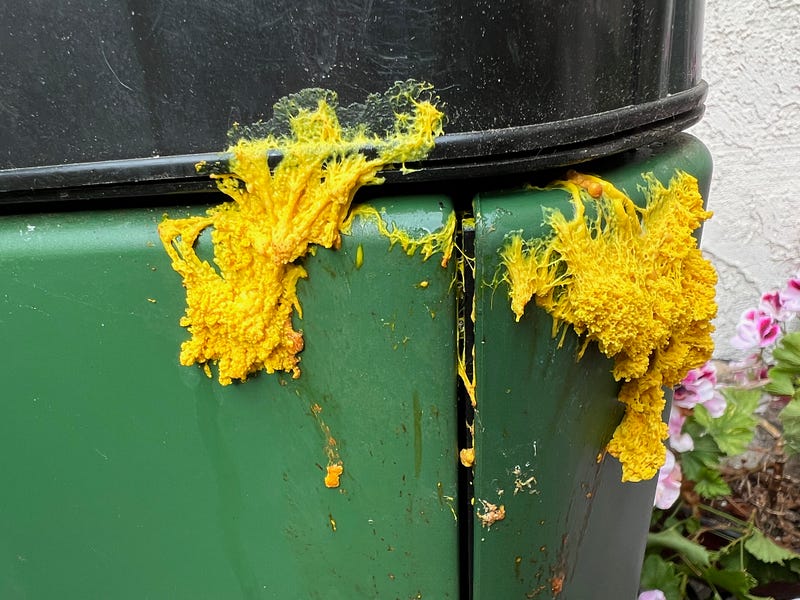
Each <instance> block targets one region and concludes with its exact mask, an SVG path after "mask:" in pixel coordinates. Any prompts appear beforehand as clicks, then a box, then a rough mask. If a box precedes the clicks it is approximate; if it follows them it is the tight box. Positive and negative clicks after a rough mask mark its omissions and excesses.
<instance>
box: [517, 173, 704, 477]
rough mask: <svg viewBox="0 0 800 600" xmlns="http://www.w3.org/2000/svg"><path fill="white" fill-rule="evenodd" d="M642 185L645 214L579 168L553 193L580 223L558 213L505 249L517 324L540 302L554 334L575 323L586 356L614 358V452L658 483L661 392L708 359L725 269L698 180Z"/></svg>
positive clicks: (633, 473)
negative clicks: (562, 194) (717, 267)
mask: <svg viewBox="0 0 800 600" xmlns="http://www.w3.org/2000/svg"><path fill="white" fill-rule="evenodd" d="M644 179H645V182H646V184H647V189H646V195H647V204H646V206H645V208H643V209H640V208H638V207H637V206H636V205H635V204H634V203H633V201H632V200H631V199H630V198H628V197H627V196H626V195H625V194H623V193H622V192H620V191H619V190H617V189H616V188H614V186H612V185H611V184H610V183H608V182H606V181H603V180H601V179H599V178H596V177H592V176H589V175H581V174H577V173H570V176H569V180H568V181H564V182H558V183H556V184H554V185H553V186H552V187H555V188H563V189H565V190H567V191H568V192H569V193H570V194H571V196H572V204H573V206H574V209H575V214H574V216H573V217H572V218H571V219H567V218H566V217H565V216H564V215H563V214H561V213H560V212H553V213H552V214H550V215H549V216H548V219H547V223H548V225H549V226H550V227H551V228H552V235H551V236H550V237H548V238H546V239H539V240H532V241H524V240H522V239H521V238H520V237H519V236H518V235H517V236H513V237H512V238H511V239H510V240H509V242H508V244H507V246H506V247H505V248H504V251H503V253H502V260H503V264H504V265H505V268H506V273H505V278H506V281H507V282H508V284H509V289H510V291H509V294H510V298H511V308H512V310H513V311H514V313H515V315H516V317H517V320H519V319H520V317H521V316H522V314H523V312H524V310H525V306H526V305H527V303H528V302H529V301H530V300H531V298H535V300H536V303H537V305H539V306H541V307H542V308H544V309H545V310H546V311H547V312H548V313H550V315H552V317H553V333H554V335H556V334H557V333H558V331H559V330H560V329H562V328H563V327H565V326H571V327H572V328H573V329H574V330H575V332H576V333H577V334H578V335H580V336H583V337H584V346H583V349H585V348H586V344H588V343H590V342H595V343H597V345H598V347H599V349H600V351H601V352H602V353H603V354H605V355H606V356H608V357H612V358H613V359H614V368H613V375H614V377H615V379H617V380H619V381H622V382H623V383H622V387H621V390H620V393H619V400H620V401H621V402H622V403H624V404H625V408H626V411H625V416H624V418H623V420H622V422H621V423H620V425H619V426H618V427H617V430H616V432H615V433H614V436H613V438H612V440H611V441H610V443H609V445H608V451H609V453H610V454H611V455H613V456H615V457H617V458H618V459H619V460H620V462H621V463H622V479H623V481H640V480H643V479H650V478H651V477H653V476H654V475H655V474H656V472H657V471H658V469H659V467H661V465H662V464H663V463H664V457H665V447H664V445H663V440H664V439H666V437H667V426H666V424H664V423H663V422H662V417H661V415H662V411H663V409H664V405H665V400H664V392H663V386H673V385H675V384H677V383H678V382H679V381H680V380H681V379H682V378H683V377H684V376H685V374H686V372H687V371H688V370H689V369H691V368H694V367H698V366H700V365H701V364H703V363H704V362H705V361H706V360H708V359H709V358H710V356H711V352H712V350H713V342H712V340H711V332H712V331H713V327H712V325H711V324H710V320H711V319H712V318H713V317H714V316H715V315H716V308H717V307H716V303H715V301H714V285H715V284H716V273H715V271H714V268H713V267H712V266H711V264H710V263H709V262H708V261H706V260H705V259H704V258H703V257H702V255H701V253H700V251H699V249H698V248H697V243H696V240H695V238H694V237H693V235H692V232H693V231H694V230H695V229H697V228H698V227H699V226H700V224H701V223H702V222H703V221H704V220H705V219H707V218H709V217H710V216H711V213H709V212H707V211H705V210H704V208H703V201H702V198H701V196H700V192H699V190H698V187H697V181H696V179H695V178H694V177H692V176H691V175H689V174H687V173H682V172H679V173H677V174H676V175H675V177H673V179H672V180H671V181H670V184H669V186H668V187H664V186H663V185H662V184H661V183H660V182H659V181H658V180H657V179H656V178H655V177H654V176H653V175H645V176H644ZM587 207H591V210H590V211H588V213H589V214H591V215H594V216H589V214H587ZM561 333H562V335H563V333H564V331H563V330H562V331H561ZM582 352H583V350H581V354H582Z"/></svg>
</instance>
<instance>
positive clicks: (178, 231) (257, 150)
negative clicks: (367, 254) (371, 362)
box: [159, 82, 442, 385]
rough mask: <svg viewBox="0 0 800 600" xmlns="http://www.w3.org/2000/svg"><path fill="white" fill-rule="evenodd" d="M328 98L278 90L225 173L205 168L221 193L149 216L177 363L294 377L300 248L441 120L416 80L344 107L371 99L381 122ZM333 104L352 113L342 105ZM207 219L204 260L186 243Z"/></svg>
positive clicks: (417, 152)
mask: <svg viewBox="0 0 800 600" xmlns="http://www.w3.org/2000/svg"><path fill="white" fill-rule="evenodd" d="M337 108H338V105H337V99H336V95H335V94H334V93H333V92H328V91H324V90H311V91H308V93H306V94H304V95H303V94H301V95H296V96H290V97H288V98H285V99H283V100H282V101H280V102H279V103H277V104H276V105H275V115H276V116H275V118H274V119H273V121H274V123H273V122H270V123H268V124H266V125H270V124H272V125H273V127H272V129H269V128H268V130H267V133H266V134H264V135H263V137H256V138H252V137H247V138H244V137H243V138H242V139H239V140H238V141H237V142H236V143H235V144H234V145H233V146H231V147H230V148H229V152H230V153H231V154H232V155H233V159H232V160H231V162H230V167H231V173H229V174H223V175H217V176H216V178H217V185H218V187H219V189H220V190H222V191H223V192H225V193H226V194H227V195H228V196H230V197H231V198H232V201H230V202H227V203H224V204H222V205H220V206H217V207H214V208H211V209H209V210H208V212H207V214H206V215H205V216H197V217H190V218H186V219H167V220H165V221H164V222H162V223H161V225H160V226H159V234H160V236H161V240H162V242H163V243H164V247H165V248H166V250H167V252H168V253H169V256H170V258H171V259H172V266H173V268H174V269H175V270H176V271H177V272H178V273H180V275H181V276H182V278H183V284H184V286H185V288H186V313H185V315H184V317H183V318H182V319H181V325H183V326H184V327H187V328H188V330H189V332H190V333H191V339H189V340H187V341H185V342H184V343H183V345H182V346H181V354H180V361H181V364H183V365H191V364H195V363H198V364H201V365H204V366H206V367H207V366H208V364H209V363H216V364H217V366H218V369H219V375H218V377H219V382H220V383H221V384H223V385H227V384H229V383H231V381H232V380H234V379H239V380H245V379H246V378H247V377H248V375H250V374H252V373H254V372H256V371H259V370H262V369H263V370H265V371H267V372H268V373H271V372H273V371H286V372H290V373H292V375H293V376H294V377H297V376H299V374H300V368H299V364H298V363H299V357H298V356H297V354H298V352H300V350H302V348H303V337H302V333H301V332H299V331H295V329H294V327H293V326H292V317H293V314H294V312H295V311H297V314H298V316H300V317H302V311H301V307H300V304H299V302H298V300H297V294H296V285H297V281H298V280H299V279H301V278H304V277H306V271H305V269H304V268H303V267H302V265H301V264H300V261H301V259H302V258H303V257H304V256H306V254H307V253H308V252H310V251H313V250H314V248H315V247H316V246H323V247H325V248H337V247H338V246H339V244H340V236H341V232H342V229H343V224H344V222H345V219H346V217H347V215H348V211H349V209H350V204H351V202H352V200H353V196H354V194H355V192H356V190H358V189H359V188H360V187H361V186H363V185H367V184H376V183H381V181H382V180H381V179H380V178H379V177H378V172H379V171H380V170H381V169H384V168H386V167H387V166H390V165H394V164H401V165H403V164H404V163H405V162H406V161H415V160H421V159H422V158H424V157H425V155H426V154H427V153H428V152H429V151H430V150H431V149H432V148H433V143H434V138H435V137H436V136H437V135H439V134H441V131H442V113H441V112H440V111H439V110H438V109H437V108H436V106H435V97H434V96H432V95H431V93H430V86H428V85H426V84H420V83H415V82H406V83H405V84H397V85H396V86H395V87H394V88H392V89H391V90H390V91H389V92H387V93H386V94H384V95H383V96H377V95H375V96H371V97H370V98H369V99H368V101H367V104H366V105H365V106H364V107H361V110H360V112H358V111H355V112H358V114H363V115H372V114H373V113H374V112H375V110H372V109H376V108H380V109H383V111H384V113H383V115H384V116H385V117H386V118H387V119H388V120H390V121H391V125H390V126H389V128H388V129H387V130H385V131H378V132H374V131H372V130H371V129H370V127H371V124H370V123H360V122H358V123H355V124H354V123H350V124H346V125H345V124H342V123H341V122H340V119H339V116H338V113H337ZM344 112H346V113H347V115H348V118H349V119H350V120H352V119H353V117H352V115H353V114H354V110H353V107H348V108H347V109H346V111H344ZM253 127H255V126H253ZM248 135H249V134H248ZM364 149H368V152H365V151H364ZM275 150H277V151H278V152H280V154H281V156H282V158H281V160H280V162H279V163H278V164H277V166H274V168H272V169H271V168H270V165H269V164H268V153H269V152H271V151H273V152H274V151H275ZM403 168H404V167H403ZM207 228H210V229H211V241H212V243H213V246H214V261H213V262H214V264H213V265H212V264H211V263H210V262H208V261H206V260H203V259H201V258H200V257H198V255H197V254H196V252H195V243H196V241H197V239H198V237H199V235H200V234H201V233H202V232H203V231H204V230H205V229H207ZM425 248H426V246H423V251H425Z"/></svg>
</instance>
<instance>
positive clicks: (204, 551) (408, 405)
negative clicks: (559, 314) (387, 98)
mask: <svg viewBox="0 0 800 600" xmlns="http://www.w3.org/2000/svg"><path fill="white" fill-rule="evenodd" d="M676 169H681V170H685V171H688V172H689V173H691V174H693V175H695V176H696V177H697V178H698V179H699V181H700V185H701V189H702V190H703V192H704V193H705V192H706V191H707V189H708V183H709V177H710V171H711V163H710V160H709V156H708V154H707V151H706V150H705V148H704V146H703V145H702V144H701V143H700V142H698V141H697V140H696V139H694V138H692V137H691V136H688V135H685V134H679V135H677V136H674V137H672V138H670V139H669V140H667V141H665V142H659V143H657V144H652V145H649V146H646V147H643V148H640V149H638V150H635V151H629V152H627V153H624V154H621V155H618V156H615V157H612V158H609V159H604V160H602V161H599V162H596V163H590V164H585V165H582V166H581V170H582V171H584V172H595V173H598V174H600V175H602V176H603V177H604V178H606V179H608V180H610V181H611V182H612V183H614V184H615V185H616V186H617V187H618V188H620V189H622V190H625V191H626V192H627V193H628V194H630V195H631V197H633V198H634V199H637V198H638V199H639V200H641V194H640V193H639V191H637V186H638V185H639V184H641V175H642V173H644V172H649V171H652V172H654V173H655V175H656V176H657V177H658V178H660V179H661V180H662V181H664V182H666V181H667V180H668V179H669V177H670V176H671V175H672V174H673V173H674V171H675V170H676ZM387 189H390V188H387ZM206 197H207V198H209V199H212V198H213V199H219V198H218V197H217V196H206ZM173 198H175V197H173ZM357 199H358V198H357ZM472 199H473V203H472V205H473V208H472V213H473V216H474V228H473V227H472V226H471V225H470V224H469V223H468V222H466V221H463V218H464V216H465V215H468V214H469V212H470V211H469V210H467V211H466V212H465V211H464V209H463V207H460V208H459V202H458V201H459V199H458V198H456V197H450V196H448V195H447V194H446V193H445V194H440V195H429V194H427V195H420V194H417V193H411V194H407V195H404V196H399V197H388V196H387V197H380V196H379V197H377V198H376V199H373V200H370V202H371V203H373V204H374V205H375V206H376V208H378V209H380V210H382V214H383V215H384V219H385V220H386V221H387V222H393V223H395V224H396V225H397V226H399V227H401V228H404V229H406V230H407V231H409V232H411V233H414V232H418V233H422V232H426V231H436V230H438V229H440V228H441V227H442V226H443V224H444V223H445V222H446V220H447V218H448V217H449V216H450V214H451V213H452V212H453V211H454V210H456V209H457V208H458V209H459V210H458V212H457V214H458V217H459V219H460V220H462V226H461V227H460V228H459V229H460V232H461V233H459V239H458V240H457V241H458V242H459V243H460V244H462V245H463V246H464V247H468V244H466V243H465V242H466V241H467V238H468V237H470V235H471V233H470V232H473V233H474V247H475V252H474V258H475V275H474V280H473V281H472V287H474V300H475V321H474V323H473V322H472V320H471V319H465V318H463V317H464V314H465V312H464V309H465V306H464V303H465V302H469V299H468V298H465V297H463V296H460V295H459V294H457V287H456V286H455V285H454V282H455V281H456V279H457V273H456V268H455V264H456V263H455V261H454V260H453V261H451V262H450V263H448V265H447V266H446V267H445V268H443V267H442V266H441V265H440V261H439V260H437V259H436V258H435V257H434V258H432V259H431V260H428V261H423V260H422V259H421V257H419V256H408V255H406V254H405V253H404V252H403V251H402V250H401V248H399V247H398V246H395V247H393V248H390V246H389V242H388V240H387V239H386V238H385V237H384V236H383V235H381V234H380V233H379V232H378V230H377V229H376V227H375V224H374V223H373V222H371V221H369V220H363V221H360V220H359V221H357V222H356V223H355V226H354V228H353V230H352V232H351V234H350V235H347V236H344V237H343V241H342V247H341V248H340V249H339V250H323V249H320V250H319V251H318V252H317V253H316V255H314V256H312V257H309V258H308V259H307V260H306V262H305V263H304V264H305V266H306V268H307V270H308V272H309V277H308V279H307V280H304V281H301V282H300V284H299V286H298V291H299V294H300V300H301V302H302V304H303V318H302V320H298V321H297V322H296V327H297V328H300V329H302V330H303V332H304V336H305V340H306V347H305V349H304V351H303V353H302V363H301V367H302V369H303V372H302V375H301V376H300V377H299V378H298V379H292V378H291V377H288V376H282V375H280V374H277V375H276V374H273V375H267V374H263V373H262V374H261V375H259V376H256V377H254V378H252V380H250V381H248V382H246V383H243V384H234V385H231V386H227V387H222V386H220V385H219V384H218V383H217V382H216V381H215V380H214V379H210V378H208V377H207V376H206V375H205V374H204V372H203V371H202V369H200V368H197V367H183V366H180V365H179V364H178V360H177V356H178V349H179V346H180V343H181V341H182V340H184V339H185V337H186V332H185V331H184V330H183V329H181V328H180V327H179V325H178V319H179V317H180V315H181V314H182V311H183V306H184V292H183V289H182V288H181V285H180V279H179V277H178V276H177V275H176V274H175V273H174V272H173V271H172V269H171V268H170V265H169V261H168V258H167V256H166V254H165V253H164V250H163V248H162V247H161V244H160V241H159V239H158V235H157V232H156V226H157V224H158V222H159V221H160V220H161V219H162V216H163V214H164V212H168V213H169V214H170V215H171V216H182V215H184V214H187V213H196V212H198V211H199V210H201V209H198V208H188V207H186V208H185V207H182V206H180V205H179V204H177V203H173V204H172V205H170V206H167V207H159V208H129V209H124V210H102V209H96V210H91V211H81V210H77V211H75V210H73V211H67V212H27V213H21V214H8V215H6V216H4V217H3V218H2V219H0V265H1V267H0V268H1V269H2V273H3V290H2V296H0V308H1V310H0V322H1V323H2V332H3V337H4V342H5V343H4V344H3V345H2V350H0V352H2V365H3V368H4V370H5V373H6V378H5V385H4V392H3V409H2V410H3V413H2V419H0V454H1V455H2V456H3V457H4V458H3V467H2V469H0V478H1V479H0V486H2V489H3V493H2V494H0V540H1V544H2V545H0V548H2V554H0V597H2V598H8V599H15V598H25V599H46V598H60V599H70V598H75V599H78V598H80V599H82V600H85V599H93V598H98V599H100V598H131V599H133V598H136V599H140V598H175V599H180V598H187V599H188V598H192V599H198V598H209V599H216V598H226V599H228V598H245V599H250V598H264V599H273V598H281V599H284V598H297V599H305V598H322V599H326V600H327V599H338V598H342V599H348V600H351V599H353V598H380V599H383V598H399V599H402V600H406V599H409V598H427V599H433V600H439V599H445V598H461V599H469V598H472V599H473V600H496V599H499V598H504V599H505V598H519V599H524V598H542V599H548V598H558V599H565V598H566V599H570V600H584V599H597V600H620V599H625V600H627V599H633V598H635V595H636V592H637V585H638V573H639V567H640V564H641V560H642V555H643V551H644V538H645V533H646V531H647V527H648V520H649V513H650V509H651V507H652V497H653V491H654V482H653V481H650V482H645V483H638V484H630V483H626V484H622V483H620V481H619V479H620V471H619V466H618V464H617V463H616V461H614V460H613V459H611V458H610V457H608V458H606V460H604V461H602V462H600V463H598V462H597V460H596V457H597V455H598V454H599V453H602V451H603V448H604V447H605V444H606V443H607V442H608V439H609V437H610V435H611V433H612V431H613V429H614V427H615V426H616V424H617V423H618V422H619V419H620V417H621V406H620V405H619V403H618V402H617V401H616V399H615V397H616V393H617V391H618V387H617V384H616V383H615V382H614V380H613V379H612V377H611V375H610V363H609V361H608V360H607V359H605V358H603V357H601V356H599V355H597V354H592V353H591V351H590V352H587V355H586V356H584V357H583V359H582V360H581V361H580V362H576V360H575V345H574V340H571V339H567V341H566V343H565V346H564V347H562V348H561V349H558V348H557V344H556V342H555V341H554V340H553V338H552V337H551V323H550V317H549V316H548V315H546V314H545V313H544V312H543V311H541V310H531V311H529V313H528V314H526V316H525V317H524V318H523V320H522V321H521V322H519V323H515V322H514V318H513V315H512V313H511V311H510V309H509V306H508V301H507V298H506V289H505V287H504V284H500V286H497V287H495V286H489V285H485V283H486V282H488V281H491V280H492V277H493V275H494V273H495V272H496V270H497V268H498V248H499V247H500V246H501V245H502V243H503V240H504V238H505V235H506V233H508V232H509V231H511V230H524V231H525V232H526V233H528V234H535V233H537V232H538V231H539V230H540V229H539V228H540V227H541V221H542V218H541V215H542V207H543V206H555V207H560V208H562V209H563V210H569V203H568V201H567V198H566V196H565V195H564V194H562V193H560V192H554V191H535V190H529V189H527V188H524V187H522V186H515V187H513V188H512V189H507V188H500V187H498V188H497V189H495V190H490V189H489V190H487V189H484V190H482V191H480V192H479V193H477V194H474V195H473V196H472ZM464 232H466V233H464ZM200 243H201V246H203V245H204V244H207V240H201V242H200ZM465 272H466V273H467V277H468V278H469V276H470V275H469V274H470V270H469V269H467V270H466V271H465ZM466 287H470V286H469V285H468V286H466ZM459 305H460V306H459ZM459 309H460V310H459ZM468 312H469V310H467V313H468ZM459 329H461V335H462V336H464V334H465V331H464V329H466V330H467V332H466V333H468V334H469V335H467V336H466V337H467V338H469V337H472V338H473V339H474V342H475V369H476V373H477V385H478V405H477V411H476V414H475V442H476V455H477V460H476V463H475V467H474V473H473V469H466V468H464V467H462V466H460V465H459V460H458V451H459V444H460V443H462V444H463V439H464V432H465V429H466V423H465V421H464V413H465V410H464V407H465V405H466V404H467V403H468V399H467V397H466V396H465V395H464V394H463V393H459V392H458V391H457V390H458V387H457V374H456V372H457V356H458V352H459V350H458V346H457V338H458V337H459ZM329 437H334V438H335V439H336V441H337V445H336V448H337V451H338V453H339V456H340V458H341V460H342V462H343V463H344V473H343V475H342V477H341V485H340V487H339V488H327V487H326V486H325V485H324V484H323V477H324V469H325V465H326V462H327V460H328V456H327V455H326V445H327V444H328V440H329ZM517 470H519V472H520V473H521V474H522V475H524V476H525V477H535V485H531V486H529V487H528V488H526V489H525V490H523V493H518V494H513V493H512V492H511V487H510V486H512V485H513V480H514V478H515V477H516V474H515V473H516V472H517ZM500 490H505V495H504V496H503V497H502V502H503V503H504V505H505V508H506V517H505V519H504V520H502V521H498V522H496V523H495V524H493V525H492V526H491V527H490V528H483V527H481V525H480V523H479V521H478V519H477V517H476V509H477V508H479V507H480V501H481V500H487V501H491V502H496V501H498V499H499V498H500V496H499V495H498V494H499V491H500Z"/></svg>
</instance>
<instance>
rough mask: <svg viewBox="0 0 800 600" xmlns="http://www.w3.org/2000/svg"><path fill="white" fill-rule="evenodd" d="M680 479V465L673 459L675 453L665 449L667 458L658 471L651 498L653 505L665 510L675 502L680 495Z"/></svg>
mask: <svg viewBox="0 0 800 600" xmlns="http://www.w3.org/2000/svg"><path fill="white" fill-rule="evenodd" d="M681 479H683V474H682V473H681V466H680V464H679V463H678V462H677V461H676V460H675V455H674V454H673V453H672V452H670V451H669V450H667V460H666V462H665V463H664V466H663V467H661V469H660V470H659V471H658V483H657V484H656V497H655V499H654V500H653V506H655V507H656V508H660V509H662V510H666V509H668V508H669V507H670V506H672V505H673V504H675V501H676V500H677V499H678V496H680V495H681Z"/></svg>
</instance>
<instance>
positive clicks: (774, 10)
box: [691, 0, 800, 358]
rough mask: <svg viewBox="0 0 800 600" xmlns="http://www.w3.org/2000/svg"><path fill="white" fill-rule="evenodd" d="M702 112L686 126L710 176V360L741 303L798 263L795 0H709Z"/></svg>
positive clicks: (799, 7)
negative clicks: (713, 308)
mask: <svg viewBox="0 0 800 600" xmlns="http://www.w3.org/2000/svg"><path fill="white" fill-rule="evenodd" d="M703 43H704V51H703V77H704V79H706V81H708V83H709V88H710V89H709V96H708V100H707V102H706V115H705V117H704V119H703V121H702V122H701V123H699V124H698V125H696V126H695V127H693V128H692V130H691V133H693V134H694V135H696V136H697V137H699V138H700V139H701V140H703V142H704V143H705V144H706V145H707V146H708V147H709V148H710V150H711V153H712V155H713V157H714V170H715V172H714V178H713V181H712V185H711V193H710V196H709V203H708V204H709V208H710V209H711V210H712V211H714V218H713V219H712V220H711V221H709V222H708V223H707V224H706V226H705V229H704V234H703V235H704V238H703V243H702V248H703V250H704V252H705V254H706V256H707V257H708V258H710V259H711V260H712V261H713V263H714V264H715V266H716V267H717V270H718V272H719V284H718V286H717V300H718V302H719V308H720V310H719V316H718V318H717V321H716V325H717V334H716V342H717V351H716V356H717V358H740V357H741V353H740V352H739V351H737V350H735V349H733V348H732V347H731V346H730V344H729V340H730V338H731V336H732V335H733V333H734V330H735V326H736V322H737V320H738V318H739V315H740V314H741V313H742V311H743V310H745V309H746V308H748V307H749V306H754V305H755V304H756V303H757V302H758V298H759V296H760V293H761V292H762V291H767V290H769V289H772V288H775V287H780V286H781V285H782V283H783V281H784V280H785V279H786V277H787V276H788V275H789V274H791V273H793V272H795V271H796V270H797V269H798V267H800V0H762V1H756V0H747V1H745V2H731V1H730V0H707V4H706V14H705V37H704V42H703Z"/></svg>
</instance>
